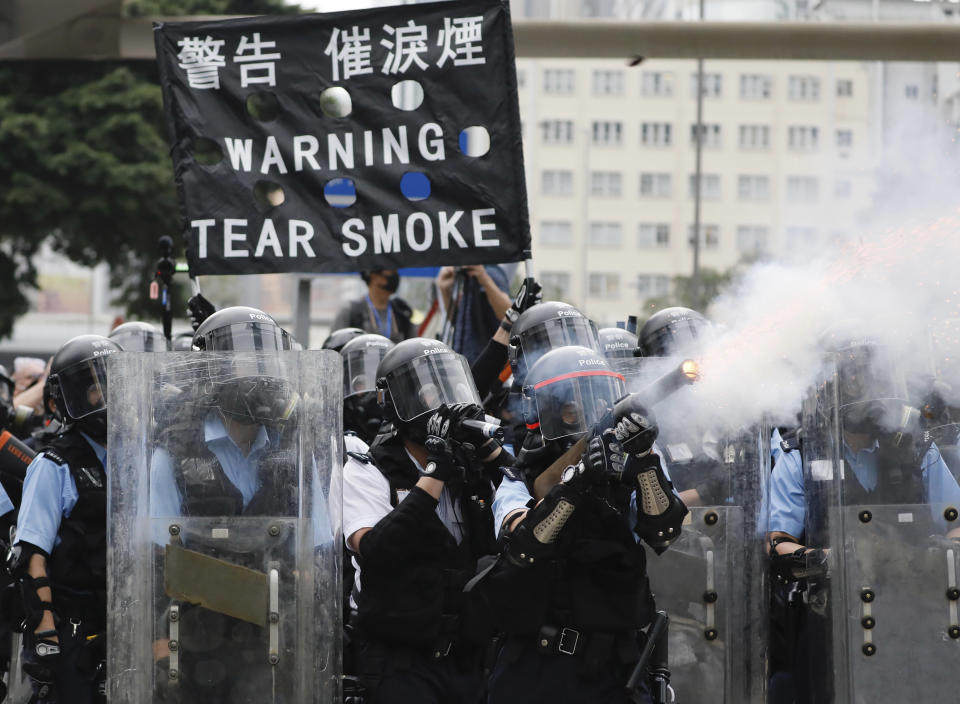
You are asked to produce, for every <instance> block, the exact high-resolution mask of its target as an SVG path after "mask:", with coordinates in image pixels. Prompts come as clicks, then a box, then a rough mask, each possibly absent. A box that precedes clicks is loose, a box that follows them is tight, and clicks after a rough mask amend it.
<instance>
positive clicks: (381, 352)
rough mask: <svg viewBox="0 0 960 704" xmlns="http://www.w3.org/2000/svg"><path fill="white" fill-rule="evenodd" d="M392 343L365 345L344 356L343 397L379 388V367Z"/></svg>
mask: <svg viewBox="0 0 960 704" xmlns="http://www.w3.org/2000/svg"><path fill="white" fill-rule="evenodd" d="M390 348H391V345H389V344H387V342H383V343H381V344H369V345H364V346H363V347H361V348H358V349H355V350H351V351H350V352H348V353H347V354H345V355H344V357H343V397H344V398H350V397H351V396H354V395H356V394H362V393H364V392H367V391H375V390H376V388H377V367H378V366H379V365H380V360H382V359H383V358H384V357H385V356H386V354H387V352H389V351H390Z"/></svg>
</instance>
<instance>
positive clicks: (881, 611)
mask: <svg viewBox="0 0 960 704" xmlns="http://www.w3.org/2000/svg"><path fill="white" fill-rule="evenodd" d="M867 358H869V360H868V361H869V363H868V364H861V362H863V361H864V360H866V359H867ZM851 361H853V362H855V363H851ZM905 388H906V386H905V384H904V383H903V380H902V379H900V378H898V375H897V373H896V369H895V367H894V366H893V365H891V364H890V361H889V359H888V360H884V359H883V358H882V355H881V354H879V353H878V352H877V351H871V352H870V353H869V355H864V354H862V353H861V352H859V351H856V350H853V349H847V350H840V351H839V352H838V353H837V354H836V355H834V358H833V359H832V360H831V362H830V364H829V365H828V368H827V373H826V375H825V377H824V379H823V380H822V381H821V383H820V384H818V385H817V386H816V387H815V388H814V389H813V390H812V391H811V392H810V393H809V394H808V396H807V398H806V399H805V402H804V410H803V447H802V453H803V471H804V494H805V499H806V519H805V528H804V530H805V535H804V536H803V541H804V543H805V544H806V545H807V546H809V547H818V548H824V549H825V550H826V551H827V552H828V555H829V557H828V559H827V561H826V570H825V573H822V574H817V575H813V576H811V578H810V579H808V580H807V584H805V594H804V601H805V614H804V617H805V623H804V629H803V637H802V638H801V639H800V641H799V647H800V652H799V658H798V662H799V663H801V666H802V669H801V671H800V672H799V673H798V674H799V680H800V682H801V683H803V685H805V686H809V701H813V702H850V703H851V704H867V703H872V702H892V701H916V702H935V701H953V700H955V699H956V696H957V695H956V692H957V680H956V663H957V662H960V622H958V610H957V604H958V601H957V600H958V598H960V589H958V576H960V573H958V568H960V544H955V543H953V541H951V540H949V539H947V538H946V535H947V534H948V533H949V532H950V531H951V530H953V529H958V528H960V521H958V520H957V516H958V509H960V506H957V505H956V502H955V499H956V497H957V495H958V494H957V491H956V480H955V479H954V478H953V476H952V474H951V472H950V470H949V468H948V467H947V465H946V463H945V462H944V458H943V455H942V454H941V452H940V450H939V448H938V447H937V445H936V443H935V442H932V441H930V439H929V438H928V439H924V437H925V435H924V433H921V432H919V426H918V425H917V423H916V411H915V409H911V407H910V406H909V405H908V404H907V403H906V401H905V399H906V398H907V394H906V391H905ZM951 483H952V487H951ZM948 499H949V500H948Z"/></svg>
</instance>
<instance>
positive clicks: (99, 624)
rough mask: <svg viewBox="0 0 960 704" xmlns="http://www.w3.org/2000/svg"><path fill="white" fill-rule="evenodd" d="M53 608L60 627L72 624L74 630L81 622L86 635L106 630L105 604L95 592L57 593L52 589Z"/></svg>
mask: <svg viewBox="0 0 960 704" xmlns="http://www.w3.org/2000/svg"><path fill="white" fill-rule="evenodd" d="M54 590H56V585H54ZM53 608H54V609H55V610H56V614H57V616H58V617H59V619H60V624H61V627H63V626H65V625H72V626H74V627H75V629H74V630H76V628H78V627H79V626H80V625H81V624H83V630H84V631H85V632H86V633H87V634H88V635H92V634H95V633H102V632H104V631H106V628H107V609H106V604H105V603H103V601H102V600H101V599H100V598H98V597H97V595H96V594H89V595H81V594H77V595H72V594H71V595H58V593H57V591H54V594H53Z"/></svg>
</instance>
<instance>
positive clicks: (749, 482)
mask: <svg viewBox="0 0 960 704" xmlns="http://www.w3.org/2000/svg"><path fill="white" fill-rule="evenodd" d="M660 442H661V441H658V445H659V444H660ZM671 444H673V445H676V443H671V442H670V440H669V438H667V439H665V440H664V441H663V446H669V445H671ZM722 445H723V449H722V451H721V454H720V455H719V456H718V457H716V458H715V459H708V458H705V457H704V456H703V455H702V454H700V455H697V456H693V457H691V458H690V459H691V461H693V462H696V463H697V465H698V467H699V469H701V470H704V471H710V472H712V473H713V474H714V475H716V476H718V477H721V486H723V487H724V489H723V490H722V491H723V493H724V494H725V495H724V496H722V497H721V496H718V495H714V496H713V497H712V500H713V502H715V503H713V504H712V505H690V506H689V509H690V513H689V515H688V516H687V518H686V520H685V523H684V526H683V533H682V534H681V536H680V538H679V539H678V540H677V541H676V542H674V543H673V544H672V545H671V546H670V549H669V550H667V551H666V552H665V553H663V554H662V555H660V556H656V557H655V556H653V555H652V554H651V555H650V559H649V562H648V565H649V573H650V582H651V586H652V588H653V591H654V596H655V599H656V603H657V608H658V609H664V610H666V612H667V613H668V614H669V616H670V631H669V665H670V670H671V681H672V682H673V687H674V690H675V691H676V694H677V701H682V702H689V703H691V704H700V703H701V702H702V703H703V704H708V703H709V704H716V703H717V702H727V703H729V704H733V703H734V702H737V703H739V702H750V703H753V702H756V703H757V704H760V703H761V702H764V701H765V700H766V680H767V671H766V662H767V658H766V644H767V638H766V633H767V604H768V599H767V577H766V575H767V571H766V562H765V560H764V555H763V542H762V540H761V536H760V527H759V525H758V521H759V513H760V505H761V494H762V483H763V480H764V478H765V473H766V472H769V457H770V449H769V448H770V445H769V432H767V431H766V430H765V429H764V430H761V429H752V430H749V431H745V432H743V433H741V434H739V435H738V436H736V437H734V438H728V439H726V440H725V441H724V442H723V443H722ZM661 452H662V453H663V456H664V458H665V459H666V461H667V464H668V468H669V470H670V472H671V474H672V475H673V474H681V476H682V472H679V473H678V472H676V471H675V467H676V466H675V465H671V464H670V461H669V459H667V455H668V453H667V452H666V451H664V450H661ZM674 452H675V454H679V453H680V451H679V450H678V449H677V448H676V447H674ZM674 486H675V488H676V489H677V490H680V493H681V496H683V495H685V492H683V491H682V490H681V489H682V485H681V484H678V483H677V480H676V479H674Z"/></svg>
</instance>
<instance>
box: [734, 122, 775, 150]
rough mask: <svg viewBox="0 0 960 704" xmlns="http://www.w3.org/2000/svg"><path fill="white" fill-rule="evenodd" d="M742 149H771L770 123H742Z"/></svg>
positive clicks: (740, 142) (740, 140) (740, 137)
mask: <svg viewBox="0 0 960 704" xmlns="http://www.w3.org/2000/svg"><path fill="white" fill-rule="evenodd" d="M739 132H740V135H739V144H740V148H741V149H751V150H753V149H769V148H770V127H769V126H768V125H740V130H739Z"/></svg>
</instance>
